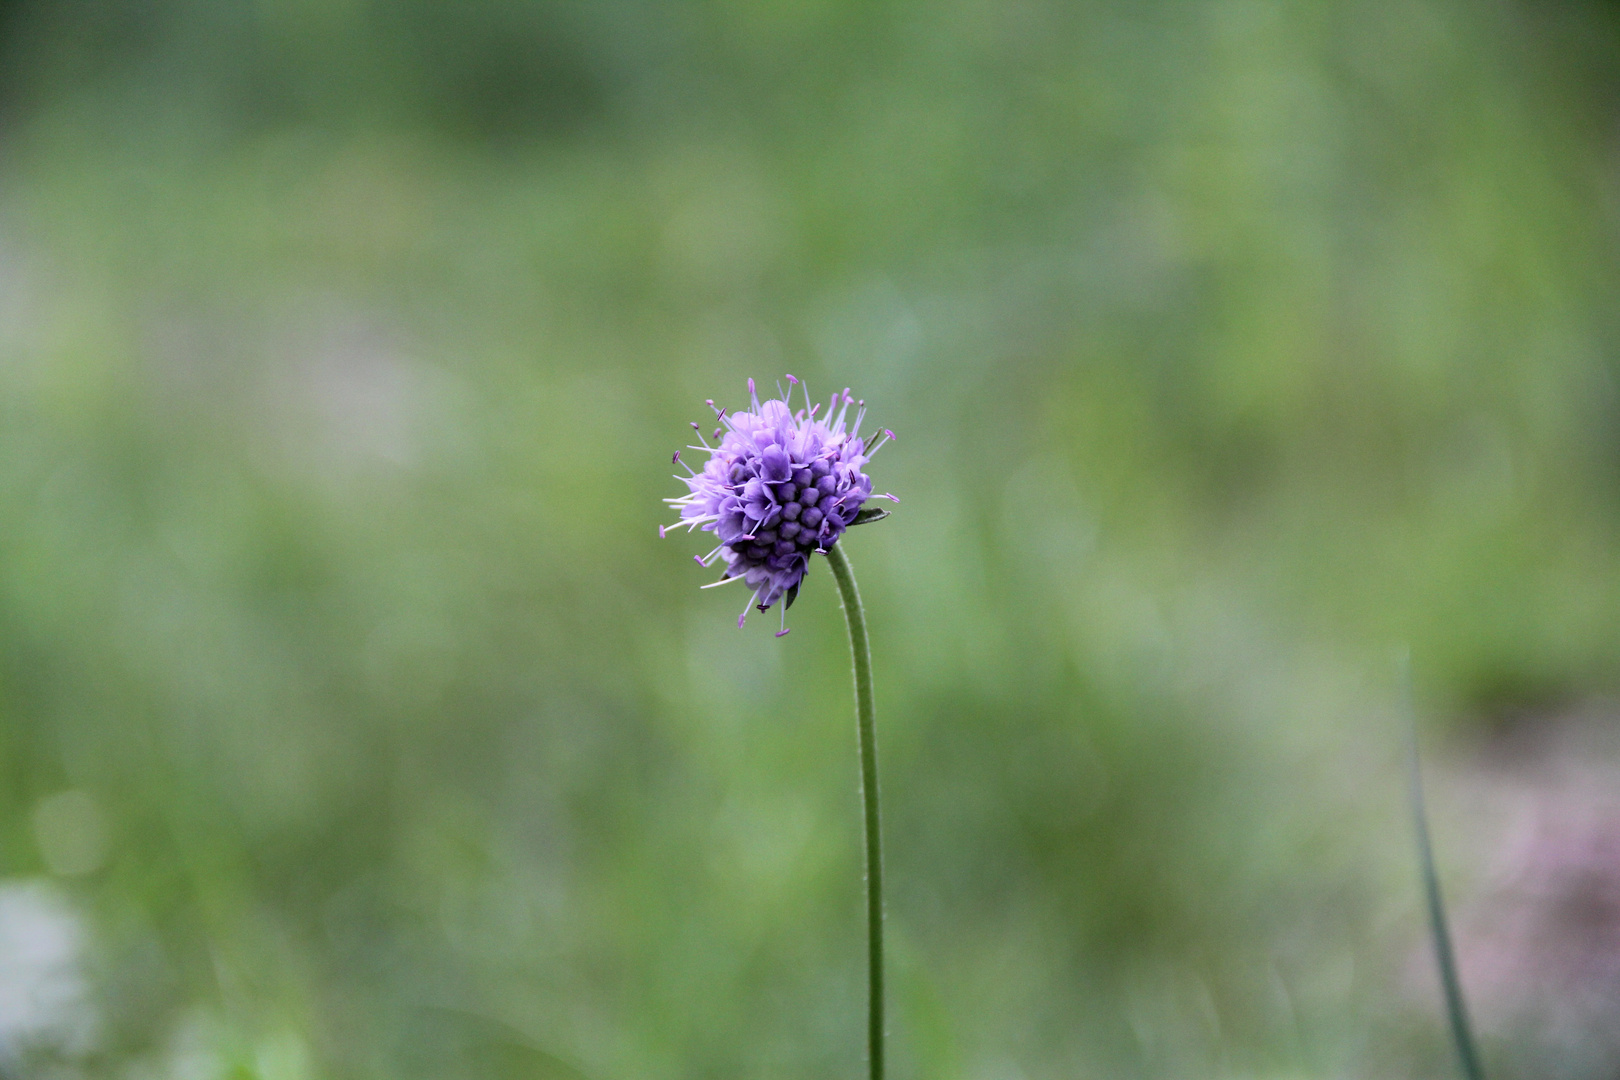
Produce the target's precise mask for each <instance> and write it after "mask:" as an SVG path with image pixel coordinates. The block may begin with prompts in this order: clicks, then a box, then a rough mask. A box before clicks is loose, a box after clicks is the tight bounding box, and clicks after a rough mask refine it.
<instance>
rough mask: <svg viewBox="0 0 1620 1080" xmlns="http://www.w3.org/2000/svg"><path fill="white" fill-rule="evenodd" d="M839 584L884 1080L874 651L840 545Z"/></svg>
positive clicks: (876, 1057)
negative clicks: (851, 675)
mask: <svg viewBox="0 0 1620 1080" xmlns="http://www.w3.org/2000/svg"><path fill="white" fill-rule="evenodd" d="M827 563H828V565H830V566H831V567H832V572H833V577H835V578H837V579H838V594H839V596H840V598H841V599H842V600H843V603H844V621H845V622H846V623H848V624H849V651H850V656H851V659H852V660H853V662H854V669H855V726H856V728H857V730H858V731H859V734H860V743H861V805H862V807H863V809H864V811H865V819H866V951H867V956H866V959H867V966H868V973H869V995H870V997H869V1009H870V1011H869V1027H868V1029H867V1056H868V1059H869V1060H870V1061H871V1063H872V1080H883V827H882V821H881V820H880V818H879V816H878V771H877V731H876V728H875V727H874V724H873V720H872V648H871V646H870V645H869V644H868V642H867V638H866V610H865V609H864V608H863V607H862V606H861V591H860V589H859V588H857V587H856V585H855V573H854V571H853V570H851V569H850V568H849V560H848V559H846V558H845V557H844V548H843V545H842V544H834V545H833V546H832V548H830V549H829V550H828V552H827Z"/></svg>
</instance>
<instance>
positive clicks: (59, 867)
mask: <svg viewBox="0 0 1620 1080" xmlns="http://www.w3.org/2000/svg"><path fill="white" fill-rule="evenodd" d="M34 838H35V840H37V841H38V843H39V853H40V855H41V856H42V857H43V858H44V859H45V865H46V866H48V867H50V870H51V873H53V874H61V875H63V876H66V877H74V876H77V875H79V874H88V873H91V872H93V871H95V870H99V869H100V868H101V864H102V863H103V862H104V861H106V857H107V824H106V820H105V819H104V818H103V817H102V814H101V808H100V807H99V806H97V805H96V800H95V799H94V798H92V797H91V796H90V793H89V792H86V791H79V790H76V789H74V790H68V791H59V792H57V793H56V794H55V795H49V796H47V797H45V798H43V799H41V800H40V801H39V805H38V806H36V807H35V808H34Z"/></svg>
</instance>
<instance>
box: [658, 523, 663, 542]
mask: <svg viewBox="0 0 1620 1080" xmlns="http://www.w3.org/2000/svg"><path fill="white" fill-rule="evenodd" d="M663 538H664V527H663V526H662V525H660V526H658V539H660V540H662V539H663Z"/></svg>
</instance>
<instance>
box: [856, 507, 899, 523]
mask: <svg viewBox="0 0 1620 1080" xmlns="http://www.w3.org/2000/svg"><path fill="white" fill-rule="evenodd" d="M889 513H890V512H889V511H888V510H879V509H878V508H877V507H875V506H868V507H866V508H865V509H864V510H862V511H860V513H858V514H856V515H855V520H854V521H852V522H850V523H849V527H850V528H852V529H853V528H854V527H855V526H857V525H866V524H868V523H870V522H873V521H882V520H883V519H884V518H886V517H888V516H889Z"/></svg>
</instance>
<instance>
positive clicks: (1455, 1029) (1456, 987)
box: [1401, 656, 1485, 1080]
mask: <svg viewBox="0 0 1620 1080" xmlns="http://www.w3.org/2000/svg"><path fill="white" fill-rule="evenodd" d="M1401 668H1402V671H1401V675H1402V681H1403V683H1404V684H1405V685H1404V686H1403V687H1402V689H1403V691H1404V697H1405V706H1406V747H1407V755H1406V756H1407V764H1408V766H1409V770H1410V774H1411V775H1410V777H1409V781H1410V794H1411V799H1412V823H1413V832H1414V833H1415V834H1416V838H1417V849H1418V851H1417V854H1418V866H1419V869H1420V870H1421V872H1422V875H1423V893H1424V900H1425V901H1426V903H1427V906H1428V909H1429V932H1430V934H1431V936H1433V938H1434V960H1435V964H1436V966H1438V967H1439V969H1440V986H1441V989H1442V990H1443V991H1444V993H1445V998H1446V1016H1447V1018H1448V1019H1449V1020H1450V1021H1451V1040H1452V1042H1453V1044H1454V1045H1455V1046H1456V1048H1457V1065H1458V1067H1459V1068H1460V1069H1461V1070H1462V1074H1463V1076H1464V1077H1465V1080H1484V1078H1485V1071H1484V1070H1483V1069H1482V1068H1481V1067H1480V1064H1479V1052H1478V1051H1477V1050H1475V1049H1474V1036H1473V1033H1472V1032H1471V1031H1470V1029H1469V1025H1468V1009H1467V1008H1466V1006H1465V1005H1464V1003H1463V992H1462V980H1461V979H1459V978H1458V977H1457V957H1456V954H1455V953H1454V952H1453V951H1452V948H1451V931H1450V930H1449V929H1448V928H1447V926H1446V906H1445V903H1444V902H1443V901H1442V900H1441V898H1440V875H1439V874H1438V873H1436V872H1435V869H1434V848H1433V846H1432V845H1431V844H1430V843H1429V818H1428V813H1427V812H1426V811H1425V810H1424V806H1423V770H1422V767H1421V764H1420V763H1419V761H1418V744H1417V709H1416V707H1415V706H1414V704H1413V701H1412V683H1411V668H1410V662H1409V661H1408V660H1406V658H1405V657H1404V656H1403V657H1402V662H1401Z"/></svg>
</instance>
